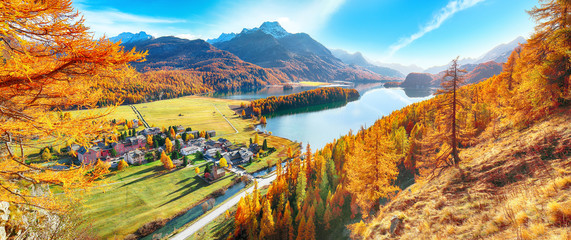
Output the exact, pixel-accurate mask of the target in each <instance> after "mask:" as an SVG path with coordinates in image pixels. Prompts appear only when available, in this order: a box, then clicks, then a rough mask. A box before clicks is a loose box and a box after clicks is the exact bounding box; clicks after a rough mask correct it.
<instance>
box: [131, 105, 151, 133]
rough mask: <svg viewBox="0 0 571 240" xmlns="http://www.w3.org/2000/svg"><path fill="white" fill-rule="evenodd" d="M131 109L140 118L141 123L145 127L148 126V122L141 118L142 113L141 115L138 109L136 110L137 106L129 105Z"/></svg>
mask: <svg viewBox="0 0 571 240" xmlns="http://www.w3.org/2000/svg"><path fill="white" fill-rule="evenodd" d="M130 106H131V109H133V112H135V114H137V115H138V116H139V119H140V120H141V122H143V125H144V126H145V127H146V128H149V127H150V126H149V124H148V123H147V121H145V119H144V118H143V115H141V113H140V112H139V110H137V107H135V105H130Z"/></svg>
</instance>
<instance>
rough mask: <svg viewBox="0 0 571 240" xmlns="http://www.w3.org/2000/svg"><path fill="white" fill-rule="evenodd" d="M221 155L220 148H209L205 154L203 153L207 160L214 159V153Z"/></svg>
mask: <svg viewBox="0 0 571 240" xmlns="http://www.w3.org/2000/svg"><path fill="white" fill-rule="evenodd" d="M217 152H219V153H222V149H221V148H210V149H208V150H206V152H205V153H204V156H206V157H209V158H214V157H215V156H216V153H217Z"/></svg>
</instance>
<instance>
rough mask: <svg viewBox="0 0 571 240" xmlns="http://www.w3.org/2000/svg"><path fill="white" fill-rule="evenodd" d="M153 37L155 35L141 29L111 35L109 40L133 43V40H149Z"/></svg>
mask: <svg viewBox="0 0 571 240" xmlns="http://www.w3.org/2000/svg"><path fill="white" fill-rule="evenodd" d="M152 38H153V36H151V35H149V34H147V33H146V32H144V31H140V32H139V33H130V32H124V33H121V34H119V35H117V36H115V37H110V38H109V40H110V41H112V42H118V41H121V43H122V44H125V43H133V42H139V41H144V40H149V39H152Z"/></svg>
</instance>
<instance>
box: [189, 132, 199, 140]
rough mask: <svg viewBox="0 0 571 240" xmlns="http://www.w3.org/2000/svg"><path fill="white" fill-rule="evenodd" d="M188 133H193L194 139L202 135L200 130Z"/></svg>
mask: <svg viewBox="0 0 571 240" xmlns="http://www.w3.org/2000/svg"><path fill="white" fill-rule="evenodd" d="M186 134H190V135H192V136H193V137H194V139H198V138H199V137H200V133H199V132H198V131H188V132H186Z"/></svg>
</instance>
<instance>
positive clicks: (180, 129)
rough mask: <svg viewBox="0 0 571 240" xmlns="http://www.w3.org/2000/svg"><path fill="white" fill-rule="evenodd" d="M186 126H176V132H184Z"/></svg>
mask: <svg viewBox="0 0 571 240" xmlns="http://www.w3.org/2000/svg"><path fill="white" fill-rule="evenodd" d="M184 131H185V128H184V127H183V126H182V125H178V126H176V133H183V132H184Z"/></svg>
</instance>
